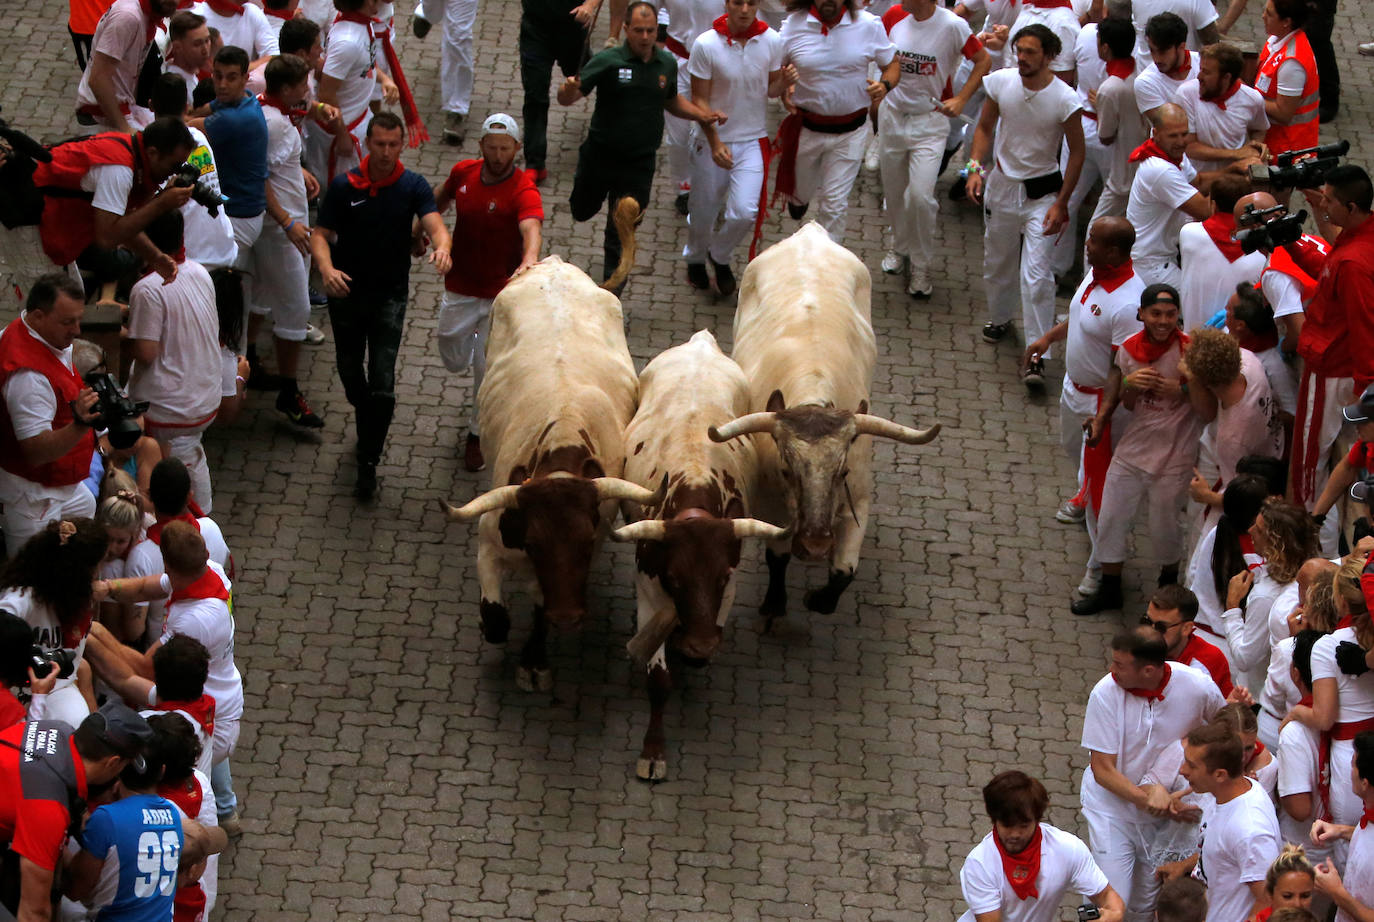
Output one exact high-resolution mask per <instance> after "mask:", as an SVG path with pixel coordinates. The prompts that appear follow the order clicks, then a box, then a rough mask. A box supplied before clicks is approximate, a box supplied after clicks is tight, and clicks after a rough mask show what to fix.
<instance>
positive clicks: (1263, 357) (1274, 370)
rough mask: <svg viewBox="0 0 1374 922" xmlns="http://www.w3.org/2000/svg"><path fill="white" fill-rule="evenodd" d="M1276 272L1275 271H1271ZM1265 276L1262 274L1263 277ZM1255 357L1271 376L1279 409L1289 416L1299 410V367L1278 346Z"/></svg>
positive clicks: (1272, 391) (1271, 387) (1271, 391)
mask: <svg viewBox="0 0 1374 922" xmlns="http://www.w3.org/2000/svg"><path fill="white" fill-rule="evenodd" d="M1271 274H1274V273H1271ZM1262 278H1263V276H1261V279H1262ZM1255 358H1257V359H1259V360H1260V364H1261V365H1263V366H1264V374H1265V376H1266V377H1268V378H1269V392H1270V393H1271V394H1273V395H1274V402H1275V403H1277V404H1278V405H1279V409H1280V410H1282V411H1283V412H1285V413H1287V414H1288V415H1289V416H1296V415H1297V412H1298V368H1297V366H1296V365H1290V364H1288V362H1287V361H1285V360H1284V357H1283V353H1282V352H1281V351H1280V350H1279V348H1278V346H1275V347H1274V348H1272V349H1265V350H1264V351H1263V352H1256V353H1255Z"/></svg>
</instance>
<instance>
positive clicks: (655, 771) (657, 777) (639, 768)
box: [635, 758, 668, 781]
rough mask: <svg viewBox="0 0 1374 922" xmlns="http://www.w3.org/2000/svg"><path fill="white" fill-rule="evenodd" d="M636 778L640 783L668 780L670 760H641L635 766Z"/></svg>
mask: <svg viewBox="0 0 1374 922" xmlns="http://www.w3.org/2000/svg"><path fill="white" fill-rule="evenodd" d="M635 776H636V777H638V778H639V780H640V781H665V780H667V778H668V760H667V759H661V758H660V759H640V760H639V761H638V762H637V763H636V764H635Z"/></svg>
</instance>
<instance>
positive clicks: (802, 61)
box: [727, 11, 897, 124]
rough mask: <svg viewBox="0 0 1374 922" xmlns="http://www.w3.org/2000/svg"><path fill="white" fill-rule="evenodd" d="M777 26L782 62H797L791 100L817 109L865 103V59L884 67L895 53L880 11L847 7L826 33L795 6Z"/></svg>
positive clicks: (843, 111)
mask: <svg viewBox="0 0 1374 922" xmlns="http://www.w3.org/2000/svg"><path fill="white" fill-rule="evenodd" d="M781 31H782V48H783V52H782V62H783V63H784V64H794V65H796V68H797V71H798V74H799V77H800V79H799V80H798V81H797V86H796V95H795V96H794V97H793V101H794V102H795V103H796V104H797V106H798V107H799V108H802V109H805V110H806V111H808V112H814V113H816V114H817V115H848V114H849V113H851V112H857V111H858V110H860V109H865V110H866V109H868V106H869V103H870V100H869V98H868V65H869V64H870V63H872V64H877V65H878V66H879V67H886V66H887V65H889V64H891V63H892V57H893V55H895V54H896V53H897V50H896V48H894V47H893V45H892V42H890V41H888V38H887V32H886V31H885V30H884V29H883V24H882V22H881V21H880V20H879V19H878V17H876V16H874V15H873V14H872V13H867V12H863V11H860V12H858V13H845V14H844V16H842V17H841V18H840V21H839V24H838V25H836V26H835V28H833V29H830V30H829V32H828V34H826V35H822V34H821V23H820V21H819V20H818V19H816V18H815V17H814V16H812V15H811V14H810V13H809V12H806V11H798V12H796V13H793V14H791V15H790V16H788V17H787V20H786V21H785V22H784V23H783V24H782V30H781ZM727 124H728V123H727Z"/></svg>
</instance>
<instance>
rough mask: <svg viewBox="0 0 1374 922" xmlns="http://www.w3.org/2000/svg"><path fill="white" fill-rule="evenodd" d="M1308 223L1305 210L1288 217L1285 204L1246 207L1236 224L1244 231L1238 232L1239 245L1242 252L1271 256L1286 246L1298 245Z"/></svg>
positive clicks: (1237, 240)
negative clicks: (1263, 252) (1258, 252)
mask: <svg viewBox="0 0 1374 922" xmlns="http://www.w3.org/2000/svg"><path fill="white" fill-rule="evenodd" d="M1306 221H1307V212H1306V211H1305V210H1304V211H1299V212H1298V213H1297V214H1289V213H1288V208H1287V207H1286V206H1284V205H1274V206H1273V207H1271V208H1259V209H1257V208H1255V206H1254V205H1246V206H1245V213H1244V214H1242V215H1241V216H1240V217H1239V218H1237V219H1236V224H1237V225H1238V226H1239V227H1243V228H1245V230H1241V231H1237V232H1236V242H1237V243H1239V244H1240V249H1241V252H1243V253H1247V254H1248V253H1253V252H1255V251H1256V250H1264V251H1265V252H1266V253H1272V252H1273V251H1274V250H1276V249H1278V248H1279V247H1281V246H1284V245H1285V244H1289V243H1295V242H1297V240H1298V238H1299V237H1301V236H1302V226H1303V224H1304V223H1305V222H1306Z"/></svg>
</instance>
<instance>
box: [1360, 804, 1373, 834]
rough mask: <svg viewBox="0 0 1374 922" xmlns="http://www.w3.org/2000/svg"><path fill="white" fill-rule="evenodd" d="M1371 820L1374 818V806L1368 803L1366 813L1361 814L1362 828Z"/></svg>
mask: <svg viewBox="0 0 1374 922" xmlns="http://www.w3.org/2000/svg"><path fill="white" fill-rule="evenodd" d="M1370 820H1374V807H1371V806H1368V805H1366V806H1365V808H1364V813H1362V814H1361V815H1360V828H1361V829H1363V828H1365V827H1366V826H1368V825H1369V821H1370Z"/></svg>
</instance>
